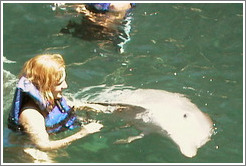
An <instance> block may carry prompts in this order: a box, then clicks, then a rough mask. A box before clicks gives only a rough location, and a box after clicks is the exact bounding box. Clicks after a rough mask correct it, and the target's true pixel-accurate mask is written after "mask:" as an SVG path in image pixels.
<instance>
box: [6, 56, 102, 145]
mask: <svg viewBox="0 0 246 166" xmlns="http://www.w3.org/2000/svg"><path fill="white" fill-rule="evenodd" d="M66 88H67V83H66V71H65V64H64V60H63V58H62V56H61V55H59V54H44V55H38V56H35V57H33V58H31V59H30V60H29V61H27V62H26V63H25V65H24V67H23V69H22V71H21V74H20V79H19V82H18V84H17V87H16V91H15V96H14V99H13V104H12V108H11V111H10V114H9V118H8V127H9V128H10V129H12V130H13V131H20V132H23V133H26V134H28V135H29V136H30V139H31V141H32V142H33V143H34V144H35V145H36V147H37V148H39V149H41V150H52V149H57V148H60V147H63V146H66V145H68V144H70V143H71V142H73V141H75V140H77V139H80V138H82V137H84V136H86V135H88V134H90V133H95V132H98V131H100V129H101V128H102V127H103V126H102V125H101V124H99V123H89V124H87V125H84V126H81V122H80V121H79V120H78V119H77V117H76V114H75V112H74V110H73V108H71V107H70V106H68V105H67V102H66V100H65V98H64V97H63V96H62V90H63V89H66ZM78 127H79V128H80V130H79V131H78V132H77V133H75V134H73V135H71V136H68V137H66V138H63V139H60V140H54V141H52V140H50V139H49V134H50V133H58V132H61V131H65V130H72V129H74V128H78Z"/></svg>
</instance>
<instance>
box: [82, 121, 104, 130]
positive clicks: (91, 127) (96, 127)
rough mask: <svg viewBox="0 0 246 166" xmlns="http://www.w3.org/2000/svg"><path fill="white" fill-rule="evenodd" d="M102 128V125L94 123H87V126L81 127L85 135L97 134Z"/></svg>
mask: <svg viewBox="0 0 246 166" xmlns="http://www.w3.org/2000/svg"><path fill="white" fill-rule="evenodd" d="M102 127H103V125H102V124H100V123H95V122H92V123H89V124H87V125H85V126H83V128H84V129H85V130H86V131H87V133H95V132H98V131H100V130H101V128H102Z"/></svg>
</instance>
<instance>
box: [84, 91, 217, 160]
mask: <svg viewBox="0 0 246 166" xmlns="http://www.w3.org/2000/svg"><path fill="white" fill-rule="evenodd" d="M88 100H89V102H88V106H91V107H94V108H95V109H97V110H101V111H103V112H105V113H117V114H119V113H124V110H128V111H127V112H126V113H124V115H123V114H122V116H124V117H125V118H126V119H127V118H128V119H129V118H130V119H135V120H136V121H139V120H141V121H142V122H143V123H144V124H145V125H143V123H142V126H141V125H140V127H141V130H143V133H141V134H140V135H139V136H136V137H129V139H127V140H124V139H121V140H118V141H116V143H130V142H132V141H133V140H135V139H140V138H142V137H143V134H144V132H145V131H147V132H150V131H151V132H158V133H163V134H165V135H167V136H168V137H169V138H171V140H173V141H174V142H175V143H176V145H177V146H178V147H179V149H180V151H181V153H182V154H183V155H185V156H186V157H190V158H192V157H194V156H196V154H197V150H198V148H201V147H202V146H203V145H204V144H206V143H207V142H208V141H209V140H210V139H211V136H212V134H213V121H212V119H211V118H210V117H209V116H208V115H207V114H206V113H204V112H202V111H201V110H200V109H199V108H198V107H197V106H196V105H195V104H193V103H192V102H191V101H190V100H189V99H188V98H187V97H185V95H183V94H179V93H172V92H168V91H164V90H156V89H127V88H126V89H117V88H106V89H104V90H103V91H102V92H100V93H97V94H96V95H95V96H93V97H92V98H88ZM90 102H91V103H90ZM93 102H94V103H93ZM90 104H91V105H90ZM102 105H103V106H104V107H107V108H103V107H100V106H102ZM112 106H115V107H116V109H112ZM130 107H132V109H129V108H130ZM119 108H120V109H119ZM124 108H125V109H124ZM126 108H128V109H126ZM134 108H135V110H136V111H134ZM130 111H133V112H135V113H133V112H130ZM135 124H136V123H135ZM137 124H138V126H139V124H140V123H137ZM153 125H154V126H156V128H153Z"/></svg>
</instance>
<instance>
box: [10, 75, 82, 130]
mask: <svg viewBox="0 0 246 166" xmlns="http://www.w3.org/2000/svg"><path fill="white" fill-rule="evenodd" d="M26 95H27V96H28V97H29V98H31V99H32V100H33V101H34V102H35V103H36V104H37V105H38V107H39V109H40V111H46V112H47V113H48V115H47V116H46V117H45V127H46V130H47V132H48V133H57V132H61V131H64V130H68V129H74V128H76V127H78V126H80V125H81V123H80V122H79V121H78V120H77V118H76V115H75V113H74V111H73V109H72V108H71V107H69V106H68V105H67V103H66V100H65V99H64V98H61V99H59V100H56V101H55V102H56V105H55V106H54V108H53V109H52V110H51V111H47V107H48V105H49V103H48V102H45V101H43V98H42V97H41V93H40V92H39V90H38V89H37V88H36V87H35V86H34V85H33V84H32V83H31V82H30V81H29V80H28V79H27V78H26V77H21V78H20V80H19V82H18V84H17V88H16V90H15V95H14V99H13V103H12V108H11V110H10V113H9V118H8V127H9V128H10V129H11V130H13V131H22V132H23V131H24V129H23V126H22V125H21V124H20V123H19V116H20V113H21V108H22V106H23V99H24V98H25V96H26Z"/></svg>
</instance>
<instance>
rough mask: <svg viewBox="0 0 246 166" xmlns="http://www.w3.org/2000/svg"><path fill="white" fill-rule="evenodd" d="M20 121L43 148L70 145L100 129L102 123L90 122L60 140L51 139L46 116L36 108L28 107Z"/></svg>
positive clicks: (35, 141)
mask: <svg viewBox="0 0 246 166" xmlns="http://www.w3.org/2000/svg"><path fill="white" fill-rule="evenodd" d="M20 123H21V124H22V125H23V127H24V129H25V131H26V132H27V133H28V134H29V135H30V138H31V140H32V142H33V143H34V144H35V145H36V146H37V148H39V149H42V150H52V149H58V148H61V147H64V146H67V145H69V144H70V143H72V142H73V141H75V140H78V139H80V138H82V137H85V136H86V135H88V134H90V133H95V132H98V131H100V129H101V128H102V125H101V124H99V123H89V124H88V125H85V126H84V127H82V128H81V130H80V131H79V132H77V133H75V134H73V135H71V136H68V137H66V138H64V139H60V140H54V141H52V140H50V139H49V134H48V133H47V132H46V129H45V120H44V117H43V116H42V115H41V114H40V113H39V112H38V111H37V110H35V109H26V110H24V111H23V112H22V113H21V115H20Z"/></svg>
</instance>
